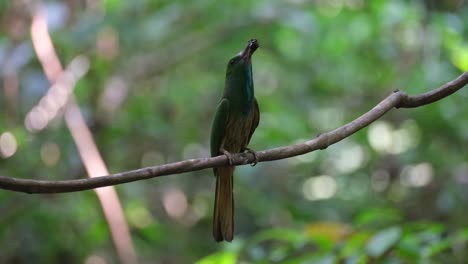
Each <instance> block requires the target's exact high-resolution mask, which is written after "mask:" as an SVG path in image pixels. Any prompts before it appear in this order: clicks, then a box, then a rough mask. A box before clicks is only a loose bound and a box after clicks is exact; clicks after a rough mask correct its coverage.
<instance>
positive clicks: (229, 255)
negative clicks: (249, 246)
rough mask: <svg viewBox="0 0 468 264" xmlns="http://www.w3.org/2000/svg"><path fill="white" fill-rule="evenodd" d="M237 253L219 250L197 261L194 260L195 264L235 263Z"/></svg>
mask: <svg viewBox="0 0 468 264" xmlns="http://www.w3.org/2000/svg"><path fill="white" fill-rule="evenodd" d="M236 259H237V254H236V253H234V252H229V251H221V252H217V253H214V254H211V255H209V256H206V257H204V258H202V259H200V260H199V261H197V262H195V263H196V264H234V263H236Z"/></svg>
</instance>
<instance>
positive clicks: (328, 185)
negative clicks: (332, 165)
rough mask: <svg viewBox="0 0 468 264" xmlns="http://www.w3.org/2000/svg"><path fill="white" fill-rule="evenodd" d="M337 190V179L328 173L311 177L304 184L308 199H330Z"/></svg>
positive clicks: (305, 194) (303, 188)
mask: <svg viewBox="0 0 468 264" xmlns="http://www.w3.org/2000/svg"><path fill="white" fill-rule="evenodd" d="M336 191H337V184H336V181H335V179H334V178H333V177H331V176H328V175H321V176H317V177H311V178H309V179H307V180H306V181H305V182H304V184H303V186H302V192H303V194H304V197H305V198H306V199H307V200H321V199H329V198H331V197H333V196H334V195H335V194H336Z"/></svg>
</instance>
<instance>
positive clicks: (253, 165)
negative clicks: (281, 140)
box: [242, 147, 258, 167]
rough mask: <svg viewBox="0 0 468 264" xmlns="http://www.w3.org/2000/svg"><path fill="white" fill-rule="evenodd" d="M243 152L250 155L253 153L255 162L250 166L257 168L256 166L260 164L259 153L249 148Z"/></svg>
mask: <svg viewBox="0 0 468 264" xmlns="http://www.w3.org/2000/svg"><path fill="white" fill-rule="evenodd" d="M242 151H247V152H248V153H251V154H252V155H253V156H254V161H253V162H252V163H250V166H252V167H255V165H257V163H258V156H257V153H256V152H255V151H253V150H252V149H250V148H247V147H245V148H244V149H243V150H242Z"/></svg>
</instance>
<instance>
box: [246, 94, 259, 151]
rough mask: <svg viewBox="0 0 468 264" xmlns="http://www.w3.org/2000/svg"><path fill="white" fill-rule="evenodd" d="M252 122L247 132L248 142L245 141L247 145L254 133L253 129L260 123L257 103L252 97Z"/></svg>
mask: <svg viewBox="0 0 468 264" xmlns="http://www.w3.org/2000/svg"><path fill="white" fill-rule="evenodd" d="M253 111H254V113H253V120H252V126H251V127H250V132H249V140H248V141H247V144H249V142H250V139H251V138H252V135H253V133H254V132H255V129H256V128H257V126H258V123H260V110H259V108H258V102H257V99H256V98H255V97H254V109H253Z"/></svg>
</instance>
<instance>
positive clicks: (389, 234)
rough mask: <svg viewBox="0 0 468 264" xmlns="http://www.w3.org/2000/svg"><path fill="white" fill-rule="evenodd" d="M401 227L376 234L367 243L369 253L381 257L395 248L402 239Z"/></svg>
mask: <svg viewBox="0 0 468 264" xmlns="http://www.w3.org/2000/svg"><path fill="white" fill-rule="evenodd" d="M401 234H402V232H401V228H400V227H390V228H387V229H384V230H382V231H380V232H378V233H377V234H375V235H374V236H373V237H372V238H371V240H369V242H368V243H367V253H368V254H369V255H371V256H372V257H380V256H382V255H383V254H384V253H385V252H387V251H388V250H389V249H390V248H392V246H394V245H395V244H396V243H397V242H398V241H399V240H400V238H401Z"/></svg>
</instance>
